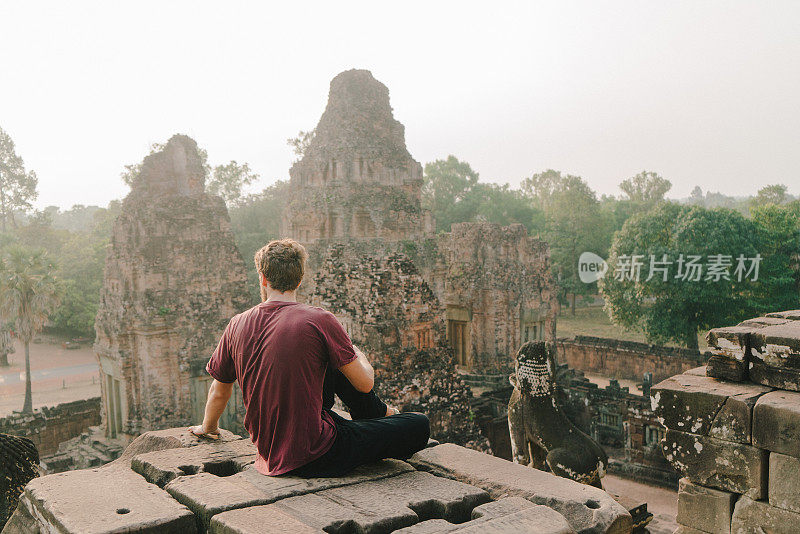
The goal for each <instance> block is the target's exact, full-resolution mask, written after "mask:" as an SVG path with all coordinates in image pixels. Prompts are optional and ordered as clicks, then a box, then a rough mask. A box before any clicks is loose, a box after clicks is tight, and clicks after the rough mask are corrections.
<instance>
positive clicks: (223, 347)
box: [206, 321, 236, 384]
mask: <svg viewBox="0 0 800 534" xmlns="http://www.w3.org/2000/svg"><path fill="white" fill-rule="evenodd" d="M232 323H233V321H231V322H229V323H228V326H226V327H225V331H224V332H223V333H222V337H221V338H220V340H219V343H218V344H217V348H216V350H214V354H213V355H212V356H211V359H210V360H209V361H208V364H207V365H206V371H208V374H210V375H211V376H212V377H214V379H215V380H217V381H218V382H224V383H226V384H231V383H233V382H235V381H236V367H235V366H234V364H233V352H232V347H231V330H232V329H233V328H232V327H231V325H232Z"/></svg>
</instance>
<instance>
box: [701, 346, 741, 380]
mask: <svg viewBox="0 0 800 534" xmlns="http://www.w3.org/2000/svg"><path fill="white" fill-rule="evenodd" d="M706 367H707V370H706V374H707V375H708V376H710V377H713V378H720V379H722V380H730V381H732V382H744V381H746V380H747V376H748V374H747V364H746V363H745V362H743V361H740V360H736V359H733V358H728V357H727V356H723V355H721V354H713V353H712V355H711V357H709V358H708V364H707V366H706Z"/></svg>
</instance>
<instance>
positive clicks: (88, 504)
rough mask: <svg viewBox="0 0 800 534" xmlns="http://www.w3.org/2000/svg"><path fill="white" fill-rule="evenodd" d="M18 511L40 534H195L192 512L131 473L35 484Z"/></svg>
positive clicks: (102, 471) (75, 475) (96, 473)
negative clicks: (34, 520)
mask: <svg viewBox="0 0 800 534" xmlns="http://www.w3.org/2000/svg"><path fill="white" fill-rule="evenodd" d="M20 506H24V507H26V509H27V512H26V513H27V514H29V515H30V516H32V517H33V518H35V519H36V522H37V523H38V525H39V526H40V527H41V530H42V532H59V533H75V534H78V533H80V534H106V533H112V532H137V533H143V534H148V533H153V534H172V533H175V534H191V533H193V532H196V529H197V526H196V522H195V518H194V515H192V512H191V511H189V509H188V508H186V507H185V506H183V505H182V504H180V503H178V502H177V501H175V500H174V499H173V498H172V497H170V496H169V494H168V493H167V492H165V491H164V490H162V489H161V488H159V487H158V486H155V485H153V484H150V483H148V482H147V481H146V480H145V479H143V478H142V477H141V476H139V475H138V474H136V473H134V472H133V471H131V470H129V469H122V468H118V467H105V468H99V469H86V470H82V471H70V472H67V473H58V474H54V475H48V476H45V477H41V478H37V479H34V480H32V481H31V482H30V483H29V484H28V486H27V487H26V489H25V493H24V494H23V497H22V499H21V502H20Z"/></svg>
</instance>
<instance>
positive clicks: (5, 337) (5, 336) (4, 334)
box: [0, 321, 15, 367]
mask: <svg viewBox="0 0 800 534" xmlns="http://www.w3.org/2000/svg"><path fill="white" fill-rule="evenodd" d="M11 328H12V327H11V325H10V324H3V323H2V321H0V367H8V366H9V365H11V364H10V363H9V361H8V355H9V354H14V351H15V349H14V339H13V338H12V337H11Z"/></svg>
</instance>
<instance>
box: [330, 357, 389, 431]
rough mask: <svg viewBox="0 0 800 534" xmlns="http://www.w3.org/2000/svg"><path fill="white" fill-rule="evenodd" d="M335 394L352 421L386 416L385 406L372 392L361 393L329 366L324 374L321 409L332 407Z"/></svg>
mask: <svg viewBox="0 0 800 534" xmlns="http://www.w3.org/2000/svg"><path fill="white" fill-rule="evenodd" d="M334 394H336V395H338V396H339V398H340V399H342V402H343V403H344V405H345V406H347V409H348V410H349V411H350V417H352V418H353V420H354V421H356V420H360V419H374V418H376V417H384V416H385V415H386V404H385V403H384V402H383V401H381V399H379V398H378V396H377V395H376V394H375V392H374V391H370V392H369V393H362V392H360V391H358V390H357V389H356V388H354V387H353V384H351V383H350V381H349V380H348V379H347V377H346V376H344V374H342V372H341V371H339V370H338V369H333V368H332V367H331V366H330V365H329V366H328V370H327V371H326V372H325V382H324V383H323V386H322V407H323V408H327V409H331V408H332V407H333V400H334V399H333V395H334Z"/></svg>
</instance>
